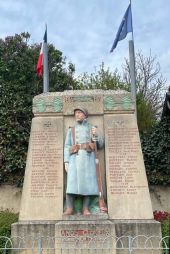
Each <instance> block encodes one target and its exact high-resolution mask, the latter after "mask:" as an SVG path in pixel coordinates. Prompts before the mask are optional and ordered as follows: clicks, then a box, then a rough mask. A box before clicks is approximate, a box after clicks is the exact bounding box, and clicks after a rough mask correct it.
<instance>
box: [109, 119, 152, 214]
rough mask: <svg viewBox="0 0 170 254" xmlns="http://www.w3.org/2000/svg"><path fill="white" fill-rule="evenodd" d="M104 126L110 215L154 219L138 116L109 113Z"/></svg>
mask: <svg viewBox="0 0 170 254" xmlns="http://www.w3.org/2000/svg"><path fill="white" fill-rule="evenodd" d="M104 129H105V156H106V176H107V200H108V208H109V217H110V218H111V219H152V218H153V213H152V206H151V200H150V195H149V189H148V183H147V178H146V173H145V167H144V162H143V156H142V150H141V144H140V139H139V133H138V128H137V124H136V119H135V115H134V114H120V115H105V116H104Z"/></svg>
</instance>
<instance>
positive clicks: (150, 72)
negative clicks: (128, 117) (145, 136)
mask: <svg viewBox="0 0 170 254" xmlns="http://www.w3.org/2000/svg"><path fill="white" fill-rule="evenodd" d="M135 67H136V88H137V109H138V111H137V116H138V123H139V125H140V126H142V122H143V120H144V119H145V123H146V128H145V126H144V124H143V127H142V129H141V131H144V130H148V129H151V127H152V125H153V123H155V120H156V119H157V118H158V117H159V116H160V113H161V109H162V104H163V99H164V92H163V91H165V83H166V79H165V78H164V77H163V76H162V74H161V73H160V64H159V63H158V62H156V57H152V56H151V53H150V55H149V56H148V57H145V56H143V54H142V53H141V52H138V53H137V54H136V66H135ZM123 72H124V74H123V76H124V77H123V78H124V82H126V83H127V84H130V66H129V61H128V59H125V64H124V66H123ZM148 111H149V114H148ZM150 117H151V118H152V119H150ZM148 123H150V126H149V125H148Z"/></svg>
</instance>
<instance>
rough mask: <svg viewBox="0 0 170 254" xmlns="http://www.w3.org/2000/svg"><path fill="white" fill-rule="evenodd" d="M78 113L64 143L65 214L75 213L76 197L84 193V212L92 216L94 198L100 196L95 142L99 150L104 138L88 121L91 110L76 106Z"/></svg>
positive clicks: (75, 111)
mask: <svg viewBox="0 0 170 254" xmlns="http://www.w3.org/2000/svg"><path fill="white" fill-rule="evenodd" d="M74 116H75V121H76V124H75V126H74V127H70V128H69V129H68V131H67V135H66V139H65V146H64V163H65V170H66V172H67V188H66V211H65V213H64V214H65V215H71V214H73V210H74V209H73V207H74V199H75V197H76V196H82V197H83V209H82V213H83V215H89V214H90V211H89V202H90V197H91V196H98V195H99V186H98V180H97V174H96V153H95V145H96V146H97V149H101V148H102V147H103V145H104V141H103V138H102V137H101V135H99V133H98V130H97V128H96V127H95V126H93V125H91V124H90V123H89V122H88V121H87V118H88V111H87V109H85V108H82V107H77V108H75V109H74Z"/></svg>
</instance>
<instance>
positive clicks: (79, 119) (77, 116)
mask: <svg viewBox="0 0 170 254" xmlns="http://www.w3.org/2000/svg"><path fill="white" fill-rule="evenodd" d="M74 116H75V119H76V121H77V122H82V121H83V120H84V119H85V118H86V116H85V114H84V113H83V112H82V111H81V110H76V111H75V113H74Z"/></svg>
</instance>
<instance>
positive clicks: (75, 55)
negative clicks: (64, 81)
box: [0, 0, 170, 84]
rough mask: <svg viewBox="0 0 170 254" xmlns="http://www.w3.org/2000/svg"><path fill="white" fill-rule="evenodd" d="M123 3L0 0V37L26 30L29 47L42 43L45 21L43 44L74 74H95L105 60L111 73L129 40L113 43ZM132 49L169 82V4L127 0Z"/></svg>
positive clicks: (110, 0) (106, 0) (168, 0)
mask: <svg viewBox="0 0 170 254" xmlns="http://www.w3.org/2000/svg"><path fill="white" fill-rule="evenodd" d="M128 4H129V1H128V0H119V1H118V0H48V1H42V0H41V1H40V0H29V1H28V0H4V1H3V0H1V1H0V10H1V15H0V23H1V29H0V37H1V38H5V36H8V35H14V34H15V33H21V32H24V31H25V32H29V33H30V34H31V43H40V42H41V41H42V38H43V35H44V29H45V23H47V25H48V42H50V43H53V44H54V46H55V47H56V48H57V49H59V50H60V51H62V52H63V55H64V56H66V57H67V60H68V61H71V62H72V63H73V64H75V67H76V74H77V75H78V74H81V73H83V72H89V73H92V72H94V70H95V68H97V69H98V67H99V65H100V64H101V63H102V62H104V63H105V66H106V67H109V68H110V69H111V70H114V69H115V68H118V70H119V71H121V66H122V64H123V63H124V58H125V57H128V39H129V38H131V35H130V34H129V35H128V36H127V37H126V39H124V40H123V41H120V42H119V43H118V45H117V48H116V49H115V51H114V52H113V53H112V54H110V53H109V51H110V48H111V46H112V43H113V41H114V39H115V36H116V33H117V30H118V27H119V25H120V22H121V20H122V17H123V15H124V13H125V11H126V8H127V7H128ZM132 16H133V30H134V41H135V51H136V52H137V51H138V50H142V53H143V54H144V55H145V56H149V53H150V50H151V54H152V56H156V57H157V61H158V62H159V63H160V65H161V72H162V74H163V76H164V77H165V78H167V84H170V28H169V26H170V0H132Z"/></svg>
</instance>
